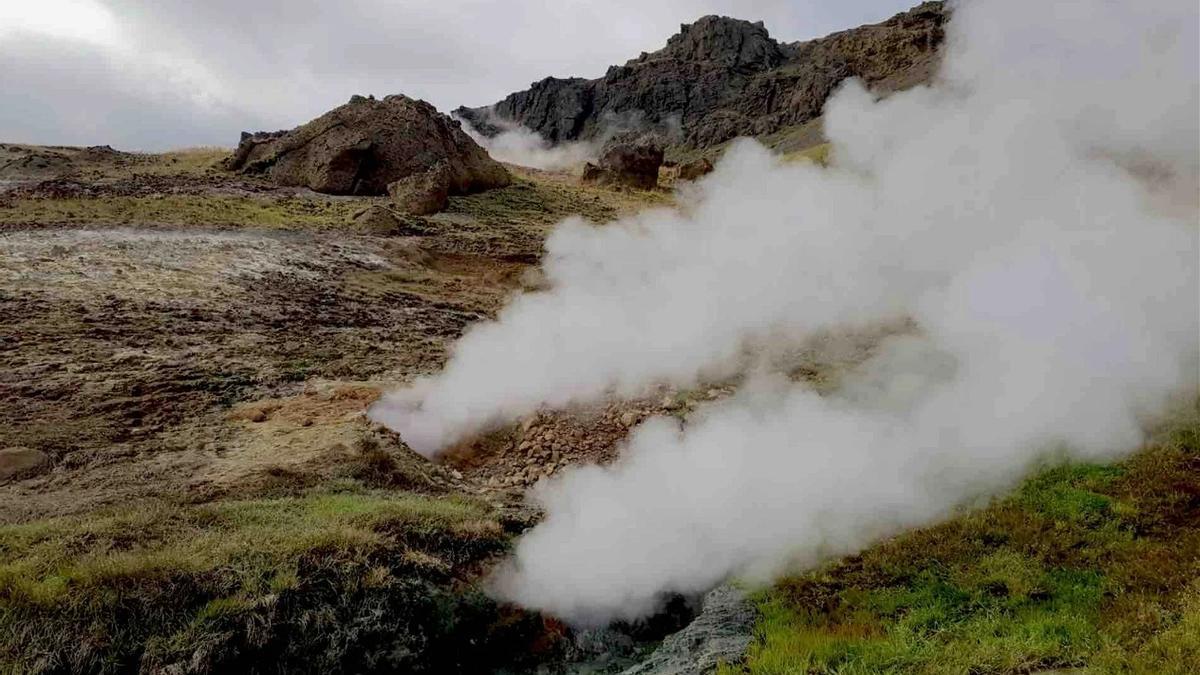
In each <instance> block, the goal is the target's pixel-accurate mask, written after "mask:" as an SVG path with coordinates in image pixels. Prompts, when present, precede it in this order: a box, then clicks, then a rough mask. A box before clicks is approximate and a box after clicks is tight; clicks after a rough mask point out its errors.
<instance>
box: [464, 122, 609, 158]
mask: <svg viewBox="0 0 1200 675" xmlns="http://www.w3.org/2000/svg"><path fill="white" fill-rule="evenodd" d="M455 119H458V121H459V122H461V123H462V127H463V131H465V132H467V135H468V136H470V137H471V138H472V139H473V140H474V141H475V142H476V143H478V144H479V145H480V146H481V147H483V149H484V150H487V152H488V154H489V155H491V156H492V159H496V160H499V161H501V162H508V163H509V164H517V165H519V166H529V167H533V168H535V169H543V170H546V171H565V170H569V169H574V168H576V167H578V166H580V165H582V164H583V163H584V162H590V161H593V160H595V159H596V156H597V155H598V154H599V152H600V146H601V145H602V143H603V141H602V140H599V139H597V140H589V141H570V142H565V143H558V144H553V143H551V142H550V141H548V140H546V139H545V138H543V137H542V136H540V135H539V134H538V133H537V132H536V131H534V130H533V129H530V128H528V127H523V126H521V125H520V124H517V123H516V122H513V121H511V120H505V119H502V118H500V117H497V116H495V115H492V116H490V117H489V119H488V122H489V123H490V124H492V125H494V126H496V127H499V128H500V133H498V134H496V135H495V136H484V135H483V134H481V133H479V130H478V129H476V128H475V127H474V126H472V125H471V123H470V122H468V121H466V120H464V119H462V118H460V117H456V118H455Z"/></svg>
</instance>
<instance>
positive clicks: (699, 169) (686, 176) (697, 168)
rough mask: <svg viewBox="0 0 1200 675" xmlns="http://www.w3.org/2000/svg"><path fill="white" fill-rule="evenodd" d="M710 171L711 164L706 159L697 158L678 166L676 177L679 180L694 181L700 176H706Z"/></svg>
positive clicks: (711, 169)
mask: <svg viewBox="0 0 1200 675" xmlns="http://www.w3.org/2000/svg"><path fill="white" fill-rule="evenodd" d="M712 171H713V163H712V162H711V161H709V159H708V158H707V157H699V158H697V159H693V160H692V161H690V162H684V163H683V164H680V165H679V169H678V172H677V173H676V177H677V178H678V179H679V180H696V179H697V178H699V177H701V176H707V175H708V174H710V173H712Z"/></svg>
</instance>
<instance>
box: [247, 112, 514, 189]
mask: <svg viewBox="0 0 1200 675" xmlns="http://www.w3.org/2000/svg"><path fill="white" fill-rule="evenodd" d="M226 167H227V168H229V169H232V170H235V171H242V172H244V173H251V174H263V175H266V176H267V177H269V178H270V179H271V180H272V181H274V182H276V183H278V184H280V185H293V186H304V187H308V188H311V189H313V190H316V191H317V192H324V193H329V194H352V195H382V194H387V193H392V194H393V196H398V197H397V198H398V199H399V202H400V204H399V205H400V206H401V207H403V208H409V207H411V208H412V209H413V212H415V213H431V212H433V211H436V210H439V209H441V208H442V207H444V206H445V202H446V198H447V196H448V195H454V194H467V193H470V192H477V191H480V190H487V189H490V188H495V187H501V186H504V185H508V184H509V183H510V182H511V178H510V176H509V174H508V171H506V170H505V169H504V167H503V166H501V165H500V164H499V163H498V162H496V161H495V160H493V159H492V158H491V157H489V156H488V154H487V152H486V151H485V150H484V149H483V148H481V147H479V145H478V144H476V143H475V141H473V140H471V138H470V137H469V136H467V134H466V133H464V132H463V130H462V128H461V127H460V126H459V124H458V122H456V121H454V120H452V119H450V118H449V117H447V116H446V115H443V114H441V113H439V112H438V111H437V110H436V109H435V108H434V107H433V106H432V105H430V104H428V103H426V102H424V101H416V100H413V99H411V98H408V97H407V96H400V95H396V96H388V97H386V98H384V99H382V100H376V99H375V98H373V97H372V98H364V97H362V96H355V97H353V98H351V99H350V102H349V103H347V104H345V105H343V106H340V107H338V108H334V109H333V110H331V111H329V112H327V113H325V114H324V115H322V116H321V117H318V118H317V119H315V120H313V121H311V122H309V123H308V124H305V125H303V126H299V127H297V128H295V129H292V130H290V131H276V132H260V133H257V134H242V140H241V143H240V144H239V145H238V148H237V150H236V151H235V152H234V154H233V155H232V156H231V157H230V158H229V159H228V160H227V161H226Z"/></svg>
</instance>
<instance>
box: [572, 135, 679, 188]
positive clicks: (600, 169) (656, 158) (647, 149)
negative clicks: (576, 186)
mask: <svg viewBox="0 0 1200 675" xmlns="http://www.w3.org/2000/svg"><path fill="white" fill-rule="evenodd" d="M662 163H663V148H662V143H660V142H658V141H657V140H655V139H652V138H639V139H629V140H617V141H615V142H611V143H609V144H608V146H606V148H605V149H604V152H603V154H601V155H600V160H599V164H598V165H596V164H592V163H590V162H589V163H587V164H586V165H584V167H583V182H585V183H598V184H601V185H623V186H626V187H632V188H638V189H640V190H653V189H654V188H655V187H657V186H658V170H659V168H660V167H661V166H662Z"/></svg>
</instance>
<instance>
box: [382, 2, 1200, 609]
mask: <svg viewBox="0 0 1200 675" xmlns="http://www.w3.org/2000/svg"><path fill="white" fill-rule="evenodd" d="M1197 12H1198V10H1197V7H1196V4H1195V3H1194V2H1192V1H1190V0H1163V1H1162V2H1157V3H1150V4H1146V3H1136V2H1132V1H1124V0H1123V1H1108V2H1101V1H1099V0H1096V1H1094V2H1080V3H1051V4H1049V5H1047V4H1046V3H1041V2H1035V1H1034V0H994V1H993V0H978V1H975V2H962V3H960V4H958V5H956V6H955V8H954V13H953V18H952V20H951V24H950V27H949V30H950V35H949V42H948V46H947V48H946V49H947V55H946V64H945V66H944V67H943V69H942V71H941V74H940V77H939V79H938V81H937V82H936V83H935V85H933V86H931V87H923V88H918V89H914V90H910V91H907V92H904V93H900V94H896V95H894V96H891V97H890V98H888V99H886V100H883V101H877V100H875V99H874V97H873V96H872V95H871V94H869V93H868V92H867V91H866V90H865V89H864V88H863V87H862V86H861V85H859V84H857V83H855V82H850V83H848V84H847V85H846V86H845V87H844V88H843V89H842V91H840V92H839V93H838V94H837V95H836V96H835V97H834V98H832V99H831V100H830V101H829V103H828V105H827V108H826V130H827V133H828V135H829V137H830V140H831V141H832V143H833V147H834V163H833V165H832V166H831V167H830V168H829V169H822V168H819V167H815V166H811V165H804V164H785V163H781V162H780V160H778V159H777V158H775V157H772V156H771V155H770V154H769V153H767V152H766V151H765V150H764V149H763V148H762V147H761V146H758V145H757V144H755V143H753V142H750V141H745V142H742V143H739V144H737V145H735V146H734V147H733V148H731V149H730V150H729V152H728V153H727V154H726V156H725V157H724V159H723V160H722V162H721V163H720V165H719V166H718V167H717V170H716V171H715V172H714V173H713V174H711V175H710V176H708V177H706V178H705V179H703V180H702V181H700V183H699V184H698V186H697V187H696V188H695V192H694V193H693V194H691V195H689V196H688V200H687V202H688V204H689V205H688V207H687V208H686V209H684V210H682V211H671V210H660V211H653V212H648V213H644V214H641V215H639V216H636V217H632V218H629V219H626V220H624V221H621V222H618V223H616V224H612V225H609V226H605V227H594V226H592V225H590V224H588V223H585V222H583V221H580V220H570V221H567V222H565V223H563V224H562V225H561V226H560V227H559V228H558V230H557V231H556V232H555V233H554V234H553V235H552V236H551V238H550V239H549V240H548V242H547V250H548V255H547V257H546V261H545V267H546V273H547V277H548V279H549V281H550V290H549V291H546V292H541V293H534V294H528V295H525V296H522V297H519V298H517V299H516V300H515V301H514V302H513V303H512V304H511V305H510V306H509V307H508V308H506V309H505V310H504V311H503V312H502V313H501V315H500V316H499V318H498V319H497V321H495V322H491V323H486V324H482V325H480V326H477V327H476V328H474V329H473V330H471V331H470V332H468V334H467V335H465V336H464V337H463V339H462V340H461V341H460V342H459V344H458V345H457V347H456V349H455V352H454V355H453V357H452V358H451V360H450V362H449V363H448V364H447V366H446V368H445V370H444V372H442V373H441V374H440V375H438V376H437V377H434V378H432V379H428V380H425V381H422V382H419V383H417V384H416V385H414V386H413V387H412V388H410V389H407V390H405V391H402V392H397V393H395V394H393V395H391V396H390V397H388V398H387V399H385V400H384V401H383V402H382V403H381V404H379V405H378V406H377V407H376V408H375V409H373V411H372V415H373V416H374V417H375V418H376V419H378V420H380V421H383V422H385V423H387V424H389V425H390V426H392V427H393V428H395V429H397V430H399V431H400V433H401V434H402V435H403V437H404V438H405V439H406V440H407V441H408V442H409V443H410V445H412V446H413V447H415V448H417V449H419V450H421V451H423V452H426V453H428V454H434V453H436V452H437V451H438V450H439V449H440V448H442V447H444V446H445V445H446V444H448V443H451V442H453V441H455V440H458V439H460V438H462V437H464V436H466V435H469V434H472V433H476V432H478V431H480V430H482V429H486V428H487V427H488V426H489V425H493V424H496V423H499V422H503V421H506V420H509V419H512V418H515V417H517V416H520V415H523V414H526V413H529V412H532V411H534V410H536V409H537V408H539V407H542V406H562V405H565V404H568V403H571V402H574V401H586V400H593V399H597V398H601V397H604V396H608V395H611V394H617V395H626V394H631V393H639V392H640V391H641V390H643V389H644V388H645V387H647V386H649V385H652V384H655V383H661V382H671V383H674V384H678V385H684V386H686V385H689V384H691V383H695V382H699V381H703V380H704V379H707V378H711V377H721V376H725V375H729V374H732V373H736V372H739V371H742V370H744V369H745V368H746V366H747V363H748V360H747V359H748V358H751V357H748V354H750V355H752V354H753V353H755V352H758V351H761V350H763V349H770V348H772V347H773V346H776V345H787V344H795V343H797V342H798V341H800V340H802V339H804V338H805V337H806V336H810V335H812V334H814V333H816V332H818V331H829V330H834V331H836V330H840V329H843V328H847V327H855V326H861V325H872V324H876V323H879V322H882V321H889V320H893V319H897V318H904V317H908V318H911V319H912V320H913V321H914V322H915V324H916V326H917V328H918V330H917V332H916V334H914V335H906V336H897V337H893V338H890V339H887V340H885V341H884V342H883V343H882V344H881V345H880V346H879V348H878V350H877V351H876V353H875V354H874V355H873V356H872V357H871V358H870V359H869V360H868V361H867V362H866V363H864V364H863V365H862V366H861V367H859V368H858V369H857V370H856V371H855V372H854V373H851V374H850V375H849V376H848V377H847V380H846V384H845V385H844V386H843V387H842V388H841V389H840V390H839V391H838V392H837V393H835V394H833V395H828V396H819V395H817V394H815V393H813V392H812V391H810V390H809V389H807V388H806V387H805V386H804V385H802V384H797V383H793V382H790V381H788V380H786V379H783V378H781V377H777V376H771V375H769V374H768V375H756V376H755V377H752V378H751V380H750V381H749V383H748V384H747V385H746V386H745V387H743V390H742V391H741V392H740V393H739V394H738V395H737V396H735V397H733V398H732V399H730V400H728V401H725V402H720V403H716V404H713V405H711V406H710V407H709V408H708V409H706V410H703V411H701V413H700V414H698V415H697V416H695V417H694V418H693V419H692V420H690V421H689V422H688V424H687V425H686V426H680V425H679V424H678V423H676V422H674V421H668V420H664V419H654V420H650V421H648V422H646V423H645V424H643V425H642V426H641V427H640V428H638V429H637V430H635V432H634V434H633V435H632V437H631V439H630V440H629V443H628V447H626V448H625V450H624V454H623V457H622V459H621V460H620V461H618V462H617V463H616V464H614V465H613V466H611V467H608V468H600V467H585V468H580V469H577V470H574V471H569V472H567V473H566V474H564V475H563V476H562V477H561V478H559V479H556V480H553V481H550V482H549V483H548V484H545V485H543V486H542V487H541V488H540V489H539V490H538V491H537V493H536V496H537V498H538V499H540V500H541V501H542V502H543V504H544V505H545V507H546V512H547V516H546V519H545V520H544V521H543V522H542V523H541V524H540V525H538V526H537V527H536V528H534V529H533V530H532V531H531V532H530V533H529V534H527V535H526V536H525V537H524V538H523V539H522V540H521V541H520V543H519V545H518V548H517V550H516V552H515V554H514V556H513V558H512V559H511V560H510V561H509V563H508V564H507V565H506V566H504V568H503V569H502V570H501V571H500V572H499V573H498V575H497V577H496V589H497V592H498V593H500V594H501V595H503V596H504V597H506V598H509V599H512V600H515V601H518V602H520V603H522V604H525V605H527V606H531V607H537V608H541V609H545V610H548V611H551V612H553V613H555V614H558V615H560V616H564V617H567V618H570V619H574V620H579V621H603V620H607V619H610V618H613V617H620V616H624V617H630V616H636V615H639V614H643V613H645V612H648V611H651V610H652V609H653V608H654V603H655V602H656V599H657V598H658V597H659V595H660V594H661V593H663V592H665V591H677V592H692V591H699V590H703V589H705V588H707V587H709V586H711V585H712V584H714V583H717V582H719V581H720V580H721V579H724V578H727V577H729V576H741V577H744V578H751V579H766V578H769V577H770V576H771V575H773V574H775V573H777V572H778V571H779V570H781V569H782V568H784V567H785V566H788V565H796V564H800V565H804V564H813V563H815V562H818V561H819V560H821V559H823V558H825V557H827V556H830V555H837V554H843V553H847V552H851V551H854V550H856V549H858V548H861V547H863V546H865V545H867V544H869V543H870V542H871V541H873V540H875V539H877V538H879V537H881V536H885V535H887V534H888V533H891V532H894V531H896V530H897V529H898V528H904V527H911V526H915V525H919V524H923V523H928V522H931V521H932V520H935V519H937V518H939V517H942V516H944V515H946V514H947V513H948V512H949V511H950V510H951V509H953V508H954V507H955V506H956V505H959V504H962V503H963V502H964V501H966V500H969V499H972V498H975V497H978V496H981V495H986V494H990V493H994V492H995V491H997V490H1000V489H1003V488H1004V487H1006V486H1008V485H1010V484H1011V483H1012V482H1013V481H1015V480H1016V479H1018V478H1019V477H1020V476H1021V475H1022V474H1023V473H1024V472H1026V471H1028V470H1029V468H1030V467H1031V466H1032V465H1033V464H1034V463H1036V462H1038V461H1040V460H1042V459H1044V458H1046V457H1047V456H1048V455H1050V454H1051V453H1061V452H1063V451H1066V452H1068V453H1070V454H1071V455H1072V456H1074V457H1081V458H1112V457H1116V456H1118V455H1119V454H1121V453H1123V452H1127V451H1129V450H1130V449H1132V448H1134V447H1136V445H1137V444H1138V443H1139V441H1140V440H1141V429H1142V428H1143V423H1144V421H1145V419H1146V417H1147V416H1149V415H1152V414H1154V413H1155V412H1157V411H1159V410H1161V408H1162V406H1163V404H1164V402H1165V401H1166V399H1167V398H1168V397H1169V396H1171V395H1172V394H1173V393H1176V392H1179V391H1185V392H1187V391H1194V390H1195V388H1196V386H1197V368H1200V318H1198V313H1200V290H1198V285H1200V278H1198V275H1197V267H1198V262H1197V256H1198V255H1200V246H1198V232H1200V227H1198V224H1197V213H1198V208H1197V203H1198V200H1197V191H1196V188H1197V181H1198V180H1200V129H1198V119H1200V75H1198V73H1197V68H1198V66H1197V62H1196V58H1195V56H1196V54H1197V49H1198V39H1197V26H1198V23H1200V21H1198V19H1200V17H1198V16H1197Z"/></svg>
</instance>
